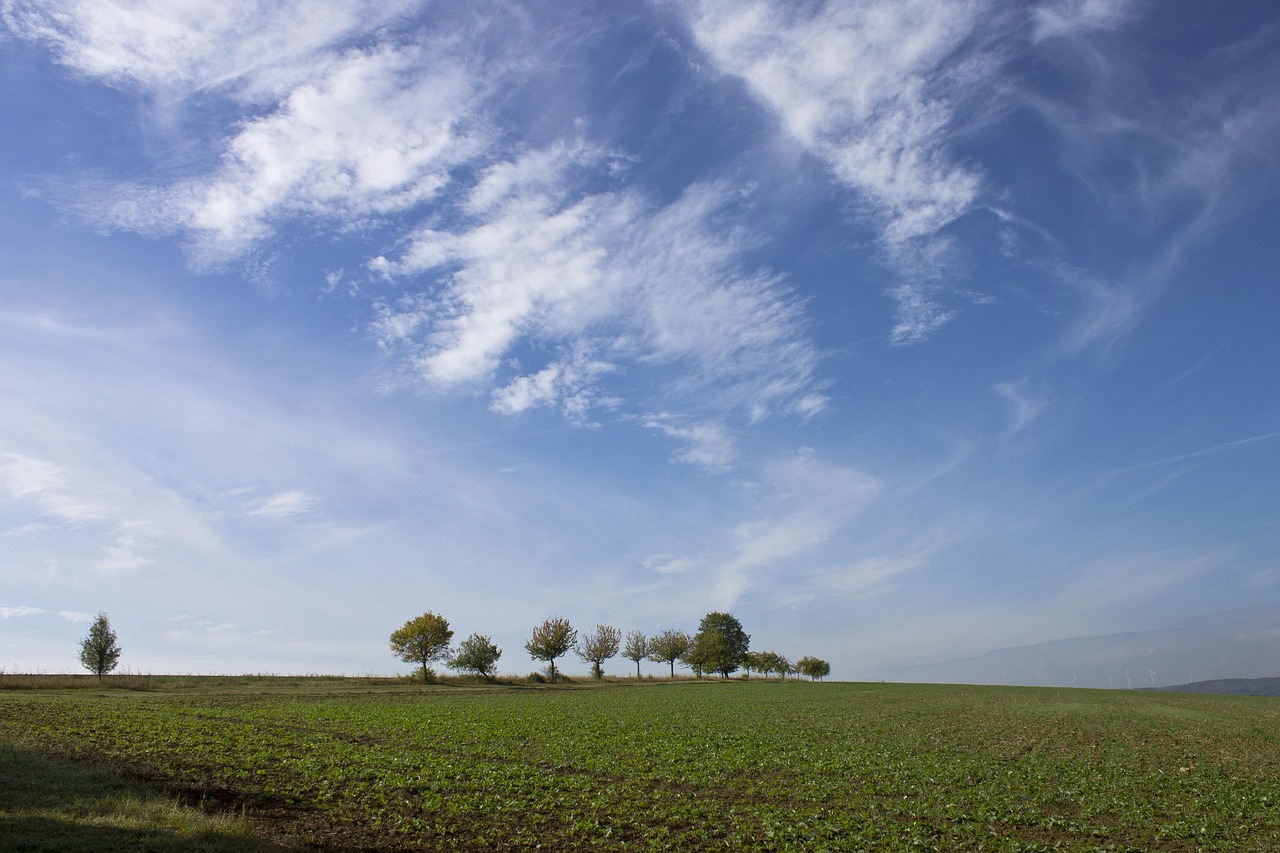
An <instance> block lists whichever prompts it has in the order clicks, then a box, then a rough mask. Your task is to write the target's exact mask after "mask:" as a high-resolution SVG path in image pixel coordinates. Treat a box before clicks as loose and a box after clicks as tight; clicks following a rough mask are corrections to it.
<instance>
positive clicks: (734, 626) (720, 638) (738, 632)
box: [693, 612, 751, 678]
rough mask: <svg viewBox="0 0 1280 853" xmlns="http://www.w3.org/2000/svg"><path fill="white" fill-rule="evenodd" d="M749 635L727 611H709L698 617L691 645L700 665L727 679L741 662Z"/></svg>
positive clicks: (748, 641)
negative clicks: (699, 618)
mask: <svg viewBox="0 0 1280 853" xmlns="http://www.w3.org/2000/svg"><path fill="white" fill-rule="evenodd" d="M750 643H751V636H750V635H749V634H747V633H746V632H745V631H743V630H742V623H741V622H739V621H738V620H737V619H735V618H734V617H733V616H732V615H731V614H728V613H719V612H713V613H708V614H707V615H706V616H703V617H702V621H701V622H699V623H698V633H697V634H696V635H694V638H693V645H694V646H695V647H696V648H697V656H698V658H699V663H700V664H701V665H702V668H703V669H704V670H705V671H707V672H718V673H720V675H721V676H723V677H725V678H728V677H729V673H731V672H733V671H734V670H736V669H737V668H738V667H739V666H741V664H742V656H743V655H744V654H746V652H747V647H748V646H749V645H750Z"/></svg>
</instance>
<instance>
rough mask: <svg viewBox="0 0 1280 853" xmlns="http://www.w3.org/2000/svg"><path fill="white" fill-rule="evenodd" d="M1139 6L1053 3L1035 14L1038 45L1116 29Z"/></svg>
mask: <svg viewBox="0 0 1280 853" xmlns="http://www.w3.org/2000/svg"><path fill="white" fill-rule="evenodd" d="M1137 5H1138V0H1050V2H1046V3H1044V4H1042V5H1041V6H1039V7H1037V8H1035V9H1033V10H1032V16H1033V20H1034V25H1035V36H1034V38H1035V41H1037V42H1040V41H1043V40H1044V39H1047V38H1055V37H1061V36H1074V35H1079V34H1081V33H1086V32H1090V31H1093V30H1110V29H1115V28H1117V27H1119V26H1120V25H1122V24H1124V23H1126V22H1127V21H1128V20H1129V19H1130V18H1131V17H1132V16H1133V11H1134V9H1135V7H1137Z"/></svg>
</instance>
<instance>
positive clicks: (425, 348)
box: [372, 148, 825, 419]
mask: <svg viewBox="0 0 1280 853" xmlns="http://www.w3.org/2000/svg"><path fill="white" fill-rule="evenodd" d="M600 157H601V155H600V154H598V153H597V152H593V151H589V150H585V149H579V150H570V149H565V148H558V149H555V150H553V151H551V152H548V151H537V152H532V153H530V154H527V155H526V156H524V157H523V158H520V159H519V160H516V161H512V162H511V163H504V164H499V165H497V166H494V167H493V168H491V169H490V170H489V171H488V172H487V173H486V174H485V175H483V176H482V178H481V180H480V181H479V182H478V183H477V185H476V189H475V191H474V192H473V193H472V195H471V197H470V199H469V200H468V203H467V206H468V209H469V210H470V211H471V212H472V213H473V214H478V215H477V216H473V219H472V221H471V222H470V223H469V224H468V225H467V226H466V227H464V228H459V229H454V230H443V229H437V228H429V229H423V230H422V231H420V232H418V233H417V234H416V235H415V237H414V239H413V240H412V241H411V242H410V243H409V244H408V245H407V246H406V247H405V248H404V250H403V251H402V252H400V253H399V254H398V255H396V256H394V257H392V258H386V257H382V258H378V259H375V261H374V262H373V264H372V267H373V269H374V270H375V271H378V272H381V273H383V274H385V275H387V276H394V277H397V278H404V277H416V276H419V275H421V274H424V273H428V274H432V275H434V276H435V277H436V279H435V281H436V283H437V288H436V289H435V290H433V291H428V290H424V291H420V292H418V293H416V294H411V295H406V296H403V297H401V298H399V299H398V300H396V301H395V302H393V303H386V304H383V305H381V306H380V308H379V314H378V318H377V320H376V321H375V323H374V324H373V332H374V334H375V335H376V336H377V338H378V341H379V343H380V344H381V345H382V346H383V347H384V348H386V349H388V350H393V351H395V350H398V351H403V352H405V353H406V356H407V358H408V359H409V361H410V362H411V363H412V364H413V365H414V370H415V372H416V374H417V376H418V377H419V378H420V379H421V380H423V381H425V382H427V383H428V384H431V385H434V386H436V387H446V388H447V387H449V386H456V385H461V384H471V385H477V384H479V385H484V384H488V383H491V382H493V381H494V380H495V379H497V380H499V381H500V382H501V385H500V386H499V390H498V391H497V392H496V393H495V399H494V403H493V406H494V408H495V410H497V411H502V412H508V413H512V412H517V411H523V410H525V409H527V408H529V407H531V406H533V405H557V406H560V407H561V408H562V409H564V410H565V411H566V413H569V414H571V416H572V417H574V418H576V419H581V418H583V417H585V409H586V408H588V407H591V406H596V405H600V404H601V402H602V401H603V402H604V403H607V404H609V405H615V404H616V403H617V402H618V398H617V397H616V396H615V395H614V394H613V393H603V392H598V391H596V390H594V386H595V385H596V383H597V382H598V381H599V380H601V379H603V378H604V377H606V376H610V375H613V374H615V373H616V372H620V371H621V370H623V366H624V365H630V366H637V365H639V366H646V367H650V368H652V369H655V370H668V369H669V368H672V367H674V368H676V370H675V371H674V374H673V379H672V380H671V381H670V382H669V383H668V384H667V386H666V389H665V390H666V393H667V394H668V395H671V394H674V395H677V396H682V397H684V398H685V399H686V400H687V399H691V398H693V397H695V396H697V397H698V398H700V399H702V400H704V401H707V402H714V403H715V404H716V405H717V406H718V407H720V408H729V409H737V410H739V411H741V412H744V413H746V415H747V416H748V417H750V418H759V417H763V416H765V415H767V414H771V413H774V412H778V411H798V412H801V413H802V414H805V415H810V414H812V413H814V412H816V411H819V410H821V408H822V407H823V406H824V405H825V398H824V397H822V396H821V395H820V394H818V393H816V388H815V385H816V383H815V381H814V379H813V372H814V370H815V367H816V362H817V356H816V354H815V352H814V351H813V349H812V346H811V345H810V344H809V342H808V341H807V339H806V336H805V334H804V327H803V315H802V310H801V307H800V305H799V304H798V303H797V302H796V301H795V300H794V298H793V297H792V296H791V294H790V293H789V291H788V290H787V289H786V288H785V287H783V286H782V284H781V283H780V282H779V281H777V280H776V279H775V278H773V277H771V276H767V275H763V274H760V273H753V272H750V271H743V270H741V269H740V268H739V257H740V255H741V253H742V252H743V251H744V249H745V244H746V235H744V234H742V233H740V232H738V231H736V230H734V229H733V228H732V227H727V226H726V224H725V223H724V222H723V221H721V220H722V219H723V218H724V211H725V208H726V207H727V206H728V205H729V204H730V203H731V202H733V201H734V200H735V198H736V196H735V194H734V193H733V192H732V191H730V189H729V188H728V187H726V186H724V185H720V184H703V185H697V186H694V187H692V188H690V189H689V190H687V191H686V192H685V193H684V194H683V195H682V196H681V197H680V198H679V199H678V200H676V201H675V202H673V203H672V204H670V205H667V206H665V207H662V208H659V209H653V208H652V206H650V205H648V204H646V203H645V202H644V201H643V200H642V199H640V198H639V197H637V196H636V195H634V194H631V193H624V192H603V193H595V194H581V193H579V192H576V191H575V189H574V187H575V185H576V184H577V183H578V180H579V176H578V172H579V170H581V169H583V168H586V167H590V166H592V165H593V164H594V163H595V162H597V161H598V160H599V159H600ZM521 343H524V344H533V345H535V346H537V345H547V344H552V345H555V346H556V347H558V348H561V349H562V351H565V352H567V353H568V356H567V357H562V358H559V359H556V360H555V361H553V362H552V363H551V364H549V365H546V366H542V367H538V368H537V369H533V370H529V369H528V368H526V367H525V366H524V365H523V364H522V363H514V362H511V361H504V359H506V358H507V356H508V355H509V354H510V353H511V351H512V350H513V349H515V348H516V346H517V344H521ZM513 368H514V369H515V370H516V371H518V372H517V374H516V375H515V376H514V377H506V376H505V374H507V373H509V372H510V371H511V370H512V369H513Z"/></svg>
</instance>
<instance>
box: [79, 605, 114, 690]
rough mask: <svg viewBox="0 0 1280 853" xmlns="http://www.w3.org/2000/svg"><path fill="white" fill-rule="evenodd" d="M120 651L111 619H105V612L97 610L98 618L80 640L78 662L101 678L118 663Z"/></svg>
mask: <svg viewBox="0 0 1280 853" xmlns="http://www.w3.org/2000/svg"><path fill="white" fill-rule="evenodd" d="M122 651H123V650H122V649H121V648H120V643H119V642H118V641H117V639H116V632H115V631H113V630H111V620H109V619H107V614H105V613H102V612H99V613H98V618H97V619H95V620H93V624H92V625H90V626H89V633H88V634H87V635H86V636H85V638H84V639H83V640H81V641H80V663H82V664H84V668H85V669H87V670H89V671H90V672H92V673H93V674H94V675H96V676H98V678H99V679H101V678H102V676H104V675H106V674H107V673H108V672H110V671H111V670H113V669H115V668H116V664H118V663H120V653H121V652H122Z"/></svg>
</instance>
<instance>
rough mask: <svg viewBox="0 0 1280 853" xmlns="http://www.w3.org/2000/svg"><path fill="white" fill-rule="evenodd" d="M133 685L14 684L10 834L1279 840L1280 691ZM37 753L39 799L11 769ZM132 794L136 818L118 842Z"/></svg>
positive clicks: (1199, 844)
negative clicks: (122, 812) (107, 789)
mask: <svg viewBox="0 0 1280 853" xmlns="http://www.w3.org/2000/svg"><path fill="white" fill-rule="evenodd" d="M119 683H120V684H121V685H122V686H119V687H113V686H111V685H112V681H111V679H110V678H108V679H107V680H106V682H105V685H106V686H103V687H99V686H97V685H96V683H95V682H94V681H93V680H91V679H90V680H85V679H76V680H71V679H64V680H62V681H60V682H53V683H50V682H48V681H45V682H41V681H39V680H26V681H22V680H21V679H13V678H10V680H9V681H8V682H7V683H5V684H4V685H3V686H5V687H8V688H10V689H3V690H0V743H2V744H3V749H4V753H3V757H4V761H5V762H6V763H5V764H4V767H5V768H6V774H7V775H6V777H5V779H4V781H5V783H6V784H5V785H4V787H3V792H4V793H3V794H0V797H2V798H3V801H2V802H0V848H3V849H15V848H18V849H21V846H22V845H23V844H26V845H28V846H27V848H26V849H112V848H109V847H105V846H104V847H101V848H94V847H92V846H82V847H77V846H76V845H77V844H86V843H87V841H86V839H92V838H94V837H98V838H106V839H109V840H110V843H111V844H117V845H118V848H114V849H134V847H133V846H130V845H131V844H132V843H133V842H134V841H136V839H138V838H143V837H146V838H150V839H152V840H153V842H154V843H153V844H152V846H151V849H174V850H178V849H210V850H258V849H288V848H293V847H297V848H304V849H305V848H308V847H310V848H313V849H315V848H320V849H325V848H331V849H347V848H358V849H371V850H437V849H441V850H451V849H462V850H481V849H509V850H523V849H532V848H535V847H537V846H539V845H541V846H542V847H543V848H544V849H552V850H564V849H569V850H615V849H616V850H708V849H718V850H1134V851H1137V850H1179V851H1181V850H1232V851H1237V850H1257V851H1265V850H1276V849H1280V812H1278V811H1277V808H1276V803H1275V801H1276V798H1277V797H1278V796H1280V748H1278V747H1280V704H1278V703H1277V702H1276V700H1274V699H1267V698H1251V697H1222V696H1202V695H1196V696H1192V695H1185V694H1170V693H1148V692H1131V691H1086V690H1065V689H1039V688H1037V689H1031V688H1006V687H953V686H932V685H893V684H843V683H835V684H823V683H816V684H815V683H809V682H798V681H789V682H785V683H780V682H777V681H771V682H764V681H761V680H758V679H753V680H751V681H742V680H730V681H728V682H723V681H721V680H719V679H705V680H702V681H684V682H677V683H665V682H661V681H657V682H655V681H644V682H639V683H626V682H624V681H621V680H619V681H614V682H606V683H603V684H600V683H595V682H579V683H577V684H569V685H556V686H544V685H532V684H523V683H510V684H497V685H483V684H479V683H477V684H473V685H468V684H436V685H422V684H420V683H419V684H413V683H410V682H405V681H376V680H371V679H370V680H361V679H322V678H316V679H272V678H238V679H231V678H226V679H223V678H207V679H165V678H143V677H134V678H133V680H132V681H123V682H119ZM24 762H25V764H24ZM33 762H34V763H38V764H39V766H40V767H43V768H46V770H45V771H44V775H43V776H42V777H41V779H42V780H43V781H41V783H40V784H41V785H42V786H43V788H42V789H41V790H42V794H41V796H39V797H36V796H27V795H26V794H24V793H23V792H24V790H26V789H24V787H23V785H22V784H20V783H19V782H18V781H17V780H19V779H21V778H22V776H21V773H22V772H24V771H23V770H22V768H23V767H24V766H32V763H33ZM48 768H55V769H56V772H54V771H53V770H48ZM85 774H91V778H90V777H87V776H86V775H85ZM86 778H90V781H89V782H86V781H85V780H86ZM139 783H144V785H145V787H140V788H138V789H137V790H136V791H135V790H134V789H133V788H129V789H128V791H129V792H128V793H127V794H122V795H120V799H118V800H109V801H106V802H107V805H105V806H104V805H103V804H102V803H99V804H98V805H97V806H95V807H92V808H91V807H89V806H87V805H86V801H87V800H90V799H92V798H93V797H94V796H95V792H98V791H100V790H101V789H102V786H104V785H114V786H121V787H122V788H124V787H126V786H135V785H138V784H139ZM58 785H63V786H64V790H63V793H62V795H61V796H62V797H63V802H62V803H61V806H59V803H58V802H56V801H55V800H56V796H55V795H56V794H57V792H58V791H59V788H58V787H57V786H58ZM28 793H29V792H28ZM148 798H150V799H149V800H148ZM144 800H145V801H147V802H150V803H151V805H149V806H146V807H144V806H142V805H137V803H139V802H143V801H144ZM112 802H119V803H124V804H126V805H125V806H120V808H126V806H127V808H128V809H132V810H133V811H132V813H134V814H136V815H139V816H140V817H137V819H133V820H119V819H118V820H116V823H115V824H112V829H111V832H110V834H102V833H100V832H98V830H97V829H95V827H98V828H99V829H100V828H101V827H102V826H105V825H107V823H106V822H109V821H110V820H111V819H112V818H111V816H110V814H104V811H105V812H108V813H109V812H110V811H111V809H112V808H115V807H114V806H111V805H110V803H112ZM157 804H158V805H157ZM148 808H150V809H152V810H153V811H147V809H148ZM95 809H96V810H95ZM147 815H150V817H147ZM187 815H189V816H190V817H189V818H188V817H185V816H187ZM179 816H183V817H181V820H180V819H179ZM94 821H96V822H97V823H94ZM166 821H167V823H165V822H166ZM200 821H211V823H200ZM33 827H36V828H39V829H40V830H41V831H40V832H34V833H33V832H32V831H31V830H32V828H33ZM95 833H97V834H96V835H95ZM147 833H150V835H147ZM166 845H168V846H166ZM135 846H136V845H135Z"/></svg>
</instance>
